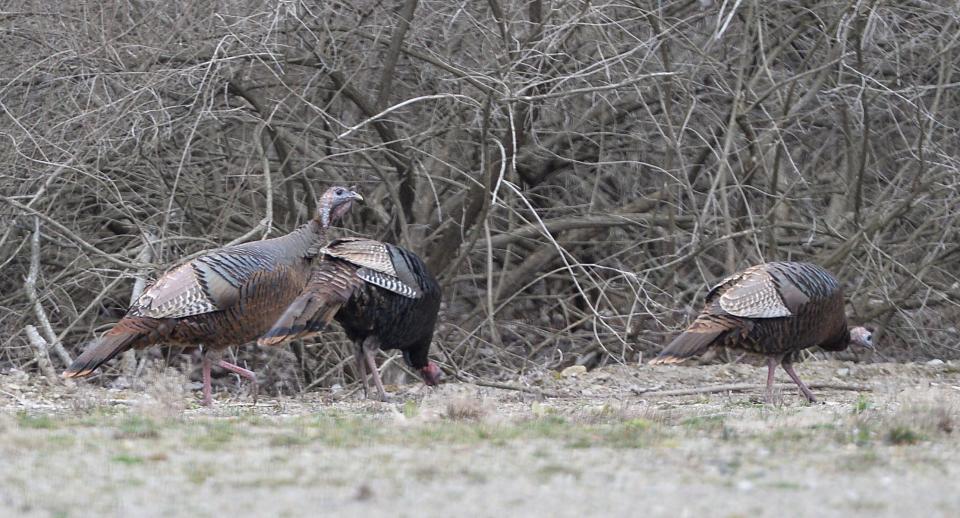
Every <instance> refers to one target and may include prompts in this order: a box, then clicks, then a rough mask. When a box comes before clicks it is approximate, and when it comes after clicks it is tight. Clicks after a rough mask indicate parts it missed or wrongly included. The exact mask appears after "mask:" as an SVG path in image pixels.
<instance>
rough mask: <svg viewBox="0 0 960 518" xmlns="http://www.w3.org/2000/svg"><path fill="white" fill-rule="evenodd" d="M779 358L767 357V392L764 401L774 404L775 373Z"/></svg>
mask: <svg viewBox="0 0 960 518" xmlns="http://www.w3.org/2000/svg"><path fill="white" fill-rule="evenodd" d="M778 360H779V359H778V358H775V357H773V356H767V391H766V395H765V397H764V399H766V401H767V403H773V373H774V372H775V371H776V370H777V363H778Z"/></svg>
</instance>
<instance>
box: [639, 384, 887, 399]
mask: <svg viewBox="0 0 960 518" xmlns="http://www.w3.org/2000/svg"><path fill="white" fill-rule="evenodd" d="M807 386H808V387H810V388H811V389H828V390H852V391H854V392H870V391H872V390H873V388H872V387H869V386H867V385H848V384H845V383H808V384H807ZM766 388H767V386H766V385H756V384H752V383H735V384H732V385H716V386H713V387H699V388H690V389H673V390H655V389H656V387H654V388H652V389H651V390H649V391H645V390H643V389H634V391H633V392H634V393H635V394H638V395H643V396H661V397H667V396H690V395H694V394H715V393H717V392H745V391H747V390H765V389H766ZM773 388H775V389H779V390H790V389H792V388H796V385H794V384H791V383H778V384H775V385H774V386H773Z"/></svg>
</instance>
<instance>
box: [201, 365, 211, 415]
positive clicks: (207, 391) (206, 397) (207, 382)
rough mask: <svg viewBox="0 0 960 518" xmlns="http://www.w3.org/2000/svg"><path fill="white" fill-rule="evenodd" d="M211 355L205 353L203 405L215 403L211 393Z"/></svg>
mask: <svg viewBox="0 0 960 518" xmlns="http://www.w3.org/2000/svg"><path fill="white" fill-rule="evenodd" d="M210 364H211V360H210V357H209V356H207V355H206V353H204V355H203V401H202V402H201V404H202V405H203V406H210V404H211V403H213V396H212V395H211V394H210V393H211V391H212V389H211V386H210Z"/></svg>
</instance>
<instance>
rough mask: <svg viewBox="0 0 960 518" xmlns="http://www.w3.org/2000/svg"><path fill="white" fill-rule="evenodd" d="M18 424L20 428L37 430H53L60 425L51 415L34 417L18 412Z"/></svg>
mask: <svg viewBox="0 0 960 518" xmlns="http://www.w3.org/2000/svg"><path fill="white" fill-rule="evenodd" d="M17 424H18V425H19V426H20V428H31V429H36V430H52V429H54V428H56V427H57V426H59V425H60V423H59V422H58V421H57V420H56V419H54V418H53V417H52V416H50V415H45V414H37V415H34V414H30V413H27V412H17Z"/></svg>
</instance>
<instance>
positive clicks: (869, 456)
mask: <svg viewBox="0 0 960 518" xmlns="http://www.w3.org/2000/svg"><path fill="white" fill-rule="evenodd" d="M798 372H799V373H800V375H801V376H802V377H803V378H804V379H806V380H807V381H808V382H811V383H821V384H823V383H832V384H846V385H863V386H865V387H866V388H868V389H869V390H867V391H862V392H858V391H851V390H831V389H823V388H821V389H815V390H814V392H816V393H817V395H818V396H819V397H820V399H821V401H822V403H820V404H814V405H807V404H805V403H804V402H803V401H802V400H801V399H800V398H799V396H798V395H797V392H796V390H793V389H784V390H783V391H782V392H781V393H780V394H779V397H778V402H777V403H776V404H774V405H765V404H762V403H760V402H759V400H760V396H761V394H760V392H759V391H748V392H737V393H729V392H727V393H711V394H694V395H688V396H659V395H656V394H655V393H651V392H649V391H650V389H659V390H670V389H683V388H691V387H703V386H714V385H726V384H736V383H759V382H761V381H762V380H763V378H764V371H763V369H759V368H756V367H751V366H748V365H716V366H705V367H700V366H667V367H649V366H626V367H623V366H621V367H612V368H604V369H599V370H596V371H592V372H589V373H583V374H579V375H577V376H562V375H560V374H557V373H546V374H545V375H543V376H541V377H540V379H538V380H535V381H533V382H531V381H530V380H526V381H527V383H528V384H529V386H531V387H533V389H534V390H543V391H546V392H549V393H551V394H554V395H559V396H563V397H556V398H543V397H540V396H538V395H537V394H534V393H525V392H520V391H516V390H503V389H495V388H489V387H480V386H476V385H472V384H466V383H449V384H445V385H443V386H441V387H440V388H439V389H426V388H424V387H421V386H419V385H407V386H402V387H388V388H392V389H393V390H394V392H395V395H396V397H395V399H394V401H393V402H390V403H381V402H373V401H364V400H361V399H360V398H359V397H357V395H356V394H348V393H347V392H346V391H344V392H340V393H338V394H334V395H331V394H321V393H310V394H307V395H304V396H302V397H279V398H276V397H261V398H260V400H259V402H258V403H257V404H255V405H254V404H252V401H251V399H250V397H249V395H248V394H247V393H246V390H245V389H239V390H235V391H233V393H227V392H224V391H220V392H219V393H217V394H216V396H217V397H216V401H215V406H214V407H213V408H211V409H206V408H201V407H198V406H197V405H196V401H197V394H196V393H195V391H190V390H186V389H185V388H184V387H185V386H186V385H187V384H186V382H185V381H184V379H183V378H182V377H180V376H179V375H177V374H176V373H173V372H166V373H160V374H154V375H151V376H148V377H147V379H145V380H144V382H143V383H142V386H139V387H135V388H131V389H127V390H110V389H104V388H100V387H98V386H96V385H95V384H91V383H86V382H84V383H77V384H70V385H68V386H55V387H50V386H47V385H46V384H45V383H44V382H42V381H40V380H38V379H36V378H30V377H27V376H26V375H25V374H23V373H20V372H11V373H7V374H0V409H2V411H0V515H4V516H14V515H21V516H91V515H102V516H165V517H166V516H224V515H230V514H234V515H238V516H254V515H258V516H316V515H321V514H322V515H337V516H411V517H412V516H417V517H422V516H533V515H543V516H585V515H589V516H730V517H734V516H856V515H862V516H905V515H913V516H925V517H926V516H960V491H957V487H958V486H957V484H958V482H957V481H958V480H960V464H958V463H960V441H958V438H960V363H957V362H947V363H936V362H934V364H889V363H879V364H866V365H861V364H852V363H842V362H836V361H817V362H806V363H803V364H799V365H798ZM781 376H782V372H781V373H778V380H781ZM782 378H784V379H785V376H782ZM781 381H782V380H781ZM518 383H520V382H518Z"/></svg>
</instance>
